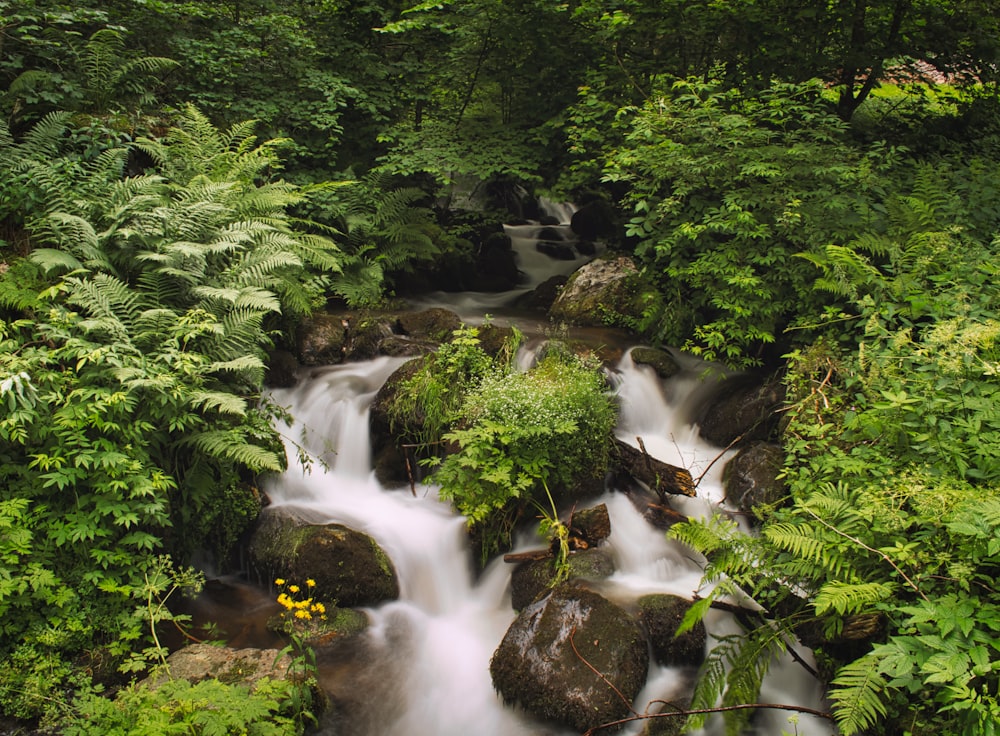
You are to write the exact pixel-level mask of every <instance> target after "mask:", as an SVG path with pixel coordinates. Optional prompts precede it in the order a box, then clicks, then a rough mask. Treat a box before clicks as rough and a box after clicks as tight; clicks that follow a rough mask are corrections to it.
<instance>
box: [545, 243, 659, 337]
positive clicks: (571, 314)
mask: <svg viewBox="0 0 1000 736" xmlns="http://www.w3.org/2000/svg"><path fill="white" fill-rule="evenodd" d="M644 291H645V290H644V289H643V288H642V287H641V277H640V275H639V269H638V268H636V265H635V263H634V262H633V261H632V259H630V258H628V257H626V256H619V257H618V258H598V259H595V260H593V261H591V262H590V263H587V264H585V265H584V266H581V267H580V268H579V269H578V270H577V271H576V272H574V273H573V274H572V275H571V276H570V277H569V280H568V281H567V282H566V285H565V286H564V287H563V289H562V291H560V292H559V296H557V297H556V300H555V302H553V304H552V307H551V308H550V309H549V318H550V319H552V320H553V321H556V322H566V323H568V324H573V325H581V326H589V327H600V326H604V325H608V324H618V323H622V322H629V321H634V320H637V319H639V318H640V317H641V316H642V312H643V308H644V306H645V303H644V301H643V299H642V294H643V292H644Z"/></svg>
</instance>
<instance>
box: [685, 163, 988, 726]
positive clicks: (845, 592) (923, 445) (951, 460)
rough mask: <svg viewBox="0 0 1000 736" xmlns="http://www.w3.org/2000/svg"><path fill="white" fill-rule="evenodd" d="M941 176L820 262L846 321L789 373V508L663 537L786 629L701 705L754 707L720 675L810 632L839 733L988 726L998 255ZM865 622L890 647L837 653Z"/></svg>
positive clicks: (743, 653) (739, 654)
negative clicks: (723, 695)
mask: <svg viewBox="0 0 1000 736" xmlns="http://www.w3.org/2000/svg"><path fill="white" fill-rule="evenodd" d="M943 174H945V171H943V170H942V169H940V168H939V169H930V168H925V169H921V170H920V171H919V172H918V173H917V176H916V178H915V183H914V188H913V191H912V192H911V193H910V194H909V195H907V196H899V197H896V198H894V199H892V200H891V201H890V203H889V207H888V210H889V220H890V223H891V224H890V226H889V227H888V228H887V229H886V231H885V232H884V233H882V234H879V235H878V236H876V235H874V234H867V235H865V236H863V237H861V238H858V239H856V240H854V241H853V242H850V243H848V244H846V245H844V246H830V247H829V248H828V249H827V252H826V253H825V254H824V255H823V256H822V257H817V258H815V259H813V260H815V261H816V262H817V263H818V264H819V265H820V266H821V269H822V271H821V272H820V273H821V276H820V278H819V279H818V281H817V286H818V287H819V288H822V289H823V290H825V291H832V292H835V293H836V294H838V295H839V296H840V297H841V298H842V299H843V302H842V306H843V308H844V310H845V311H844V313H843V316H842V318H841V319H842V320H844V322H841V323H839V325H840V326H839V328H838V329H837V331H836V332H833V333H831V334H830V335H828V336H826V337H825V338H823V339H821V340H819V341H817V342H816V343H814V344H813V345H811V346H810V347H809V348H807V349H803V350H799V351H796V352H795V353H794V354H793V355H791V356H789V359H790V362H789V372H788V385H789V389H790V393H791V403H790V406H789V412H788V419H787V426H786V427H785V430H784V436H785V447H786V451H787V453H788V458H787V465H786V470H785V475H786V478H787V480H788V483H789V489H790V493H791V497H792V500H793V502H794V503H792V504H791V505H790V506H788V507H786V508H781V509H777V510H775V511H774V513H773V516H772V517H771V518H770V520H769V521H768V523H766V524H765V525H764V527H763V528H762V529H761V533H760V535H759V536H756V537H749V536H745V535H744V534H743V533H742V532H740V531H739V530H738V529H737V528H736V526H735V525H733V524H732V523H724V522H720V521H718V520H711V521H709V522H692V523H689V524H687V525H684V526H682V527H678V528H676V529H675V530H674V536H676V537H677V538H679V539H682V540H684V541H686V542H688V543H689V544H692V545H693V546H695V547H696V548H698V549H699V550H701V551H702V552H704V553H705V554H706V555H707V556H708V559H709V566H708V569H707V579H708V580H710V581H713V582H718V583H719V584H718V587H715V588H714V591H713V595H720V594H723V593H726V592H727V591H732V590H733V588H732V586H733V585H737V586H739V587H741V588H742V589H743V590H745V591H747V592H749V593H751V595H754V596H755V597H756V598H757V599H758V600H759V601H760V602H762V603H764V604H765V605H767V606H768V608H769V609H770V610H771V611H772V612H773V613H775V614H780V616H779V618H778V619H777V621H776V622H775V623H774V626H773V627H771V626H764V627H762V628H761V629H760V630H758V631H755V632H752V633H751V634H750V636H749V637H748V639H747V641H746V642H743V641H740V642H738V643H736V644H734V645H733V646H732V647H726V648H722V649H720V650H717V652H716V653H715V659H714V662H713V664H712V665H710V666H709V672H711V673H712V676H711V677H708V678H706V679H705V680H704V681H703V687H702V689H701V690H700V692H699V698H698V699H696V704H697V703H699V702H700V703H702V704H705V703H712V702H714V700H715V697H716V695H717V694H718V693H719V692H721V691H722V690H723V689H724V688H726V687H729V688H730V691H729V694H728V695H727V698H728V699H729V700H730V701H731V700H732V698H734V697H735V698H736V700H740V699H752V698H753V697H754V695H755V687H756V686H757V682H758V678H756V677H749V678H748V677H746V676H745V673H746V672H747V670H746V669H745V668H744V669H742V670H740V669H739V668H736V669H734V670H733V673H734V674H733V675H731V676H727V675H726V674H725V672H724V671H723V668H722V665H723V663H724V662H726V661H729V662H731V663H742V664H744V665H745V664H746V663H745V661H744V658H746V657H747V655H748V653H749V654H751V655H752V656H751V659H756V658H757V655H759V654H761V652H763V655H764V656H763V662H764V668H765V669H766V662H767V660H768V659H769V658H770V656H771V653H772V651H773V650H775V649H779V650H780V649H782V648H783V647H785V646H787V643H788V641H790V637H791V636H794V635H795V634H796V633H799V632H801V631H802V630H803V627H807V626H808V627H812V630H813V631H816V630H817V629H818V630H820V631H821V632H822V633H821V635H820V641H821V644H820V650H819V651H820V653H821V654H822V655H823V656H825V657H826V659H825V660H824V666H825V668H826V669H827V671H828V672H829V673H830V674H831V676H832V686H833V688H832V691H831V698H832V700H833V702H834V705H835V714H836V716H837V720H838V722H839V724H840V727H841V730H842V732H843V733H845V734H852V733H860V732H867V733H873V732H878V733H887V734H888V733H900V732H907V733H914V734H918V733H932V732H935V731H939V730H940V729H941V728H942V727H944V728H945V730H947V731H949V732H953V733H982V734H988V733H995V732H996V729H997V726H998V724H1000V702H998V700H997V688H998V685H1000V680H998V676H997V662H998V661H1000V649H998V647H997V642H998V641H1000V638H998V631H1000V597H998V594H997V591H996V587H995V575H996V571H997V565H998V563H1000V557H998V555H1000V545H998V543H997V540H998V539H1000V536H998V534H1000V526H998V524H1000V516H998V512H1000V495H998V488H1000V462H998V461H1000V411H998V407H1000V404H998V399H1000V384H998V381H997V375H998V368H1000V363H998V360H1000V321H998V320H997V313H998V311H997V310H998V307H1000V290H998V289H997V283H998V281H997V278H996V276H997V274H996V259H995V256H994V255H993V250H992V249H993V248H994V247H995V241H994V242H992V243H991V242H989V241H983V240H980V239H977V238H976V237H975V236H974V235H972V234H970V233H969V232H968V231H965V230H963V229H962V228H961V227H959V225H958V223H959V222H962V221H965V219H966V216H967V214H966V212H965V205H964V204H963V203H962V202H961V201H960V200H958V199H957V198H956V197H954V195H953V194H952V193H951V191H950V190H951V182H950V181H949V179H948V178H947V177H946V176H943ZM848 320H849V322H848ZM847 324H850V325H856V330H855V329H847V327H846V325H847ZM835 336H839V337H840V338H841V340H842V341H843V342H842V343H841V345H838V344H837V343H836V341H835V340H834V339H832V338H834V337H835ZM855 336H856V339H857V340H858V344H857V348H856V349H853V348H852V347H851V342H853V340H854V339H855ZM762 573H763V574H762ZM706 600H707V599H706ZM862 615H864V616H868V615H874V616H875V617H876V618H877V620H878V621H880V627H881V630H882V631H883V632H884V633H883V634H881V635H878V639H877V640H876V642H877V643H875V644H874V645H873V646H871V648H870V649H867V651H866V649H865V648H861V649H857V648H853V649H852V648H851V647H845V646H844V644H845V640H844V639H843V638H842V635H843V634H844V632H845V630H846V629H850V627H851V626H852V624H856V623H857V622H858V621H859V620H860V619H859V618H858V616H862ZM765 641H766V642H767V646H769V647H770V648H771V650H772V651H768V650H767V648H766V647H764V646H763V643H764V642H765ZM758 647H760V648H761V649H760V651H758V650H757V649H756V648H758ZM859 655H860V656H859ZM757 661H758V663H759V662H760V661H761V660H757ZM737 672H741V673H744V674H740V675H738V676H737V675H736V673H737ZM727 680H728V682H727ZM727 702H729V701H727Z"/></svg>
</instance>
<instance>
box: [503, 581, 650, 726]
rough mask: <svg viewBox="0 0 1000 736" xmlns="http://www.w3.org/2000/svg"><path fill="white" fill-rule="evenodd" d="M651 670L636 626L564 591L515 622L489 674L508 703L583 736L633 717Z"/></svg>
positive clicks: (583, 594)
mask: <svg viewBox="0 0 1000 736" xmlns="http://www.w3.org/2000/svg"><path fill="white" fill-rule="evenodd" d="M648 665H649V652H648V648H647V643H646V640H645V637H644V636H643V632H642V629H641V627H640V626H639V624H638V623H637V622H636V621H635V620H634V619H632V618H631V617H630V616H629V615H628V614H627V613H626V612H625V611H624V610H623V609H622V608H620V607H619V606H617V605H615V604H614V603H611V602H610V601H608V600H607V599H605V598H603V597H602V596H600V595H598V594H597V593H594V592H593V591H590V590H587V589H585V588H581V587H577V586H575V585H573V584H563V585H560V586H558V587H556V588H555V589H553V591H552V593H550V594H549V595H548V596H547V597H545V598H542V599H540V600H538V601H536V602H535V603H533V604H531V605H530V606H528V607H527V608H525V609H524V611H522V612H521V614H520V615H519V616H518V617H517V619H515V621H514V623H512V624H511V626H510V628H509V629H508V630H507V634H506V635H505V636H504V638H503V641H502V642H501V643H500V646H499V647H498V648H497V650H496V652H495V653H494V654H493V659H492V661H491V662H490V673H491V675H492V676H493V685H494V687H496V689H497V690H498V691H499V692H500V694H501V696H502V697H503V699H504V701H506V702H508V703H519V704H520V705H521V706H522V707H523V708H524V709H525V710H526V711H528V712H529V713H532V714H533V715H535V716H537V717H539V718H542V719H544V720H548V721H554V722H557V723H560V724H562V725H565V726H568V727H570V728H575V729H577V730H578V731H580V732H581V733H582V732H584V731H587V730H588V729H591V728H595V727H597V726H599V725H601V724H604V723H608V722H609V721H614V720H617V719H619V718H622V717H623V716H626V715H628V713H629V706H630V704H631V702H632V701H633V700H634V699H635V696H636V695H637V694H638V693H639V690H640V688H641V687H642V685H643V684H644V683H645V680H646V670H647V668H648ZM595 670H596V672H595ZM597 672H599V673H601V674H600V676H599V675H598V674H596V673H597ZM623 697H624V698H625V699H626V700H627V701H628V702H624V701H623V700H622V698H623Z"/></svg>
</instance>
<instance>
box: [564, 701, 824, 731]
mask: <svg viewBox="0 0 1000 736" xmlns="http://www.w3.org/2000/svg"><path fill="white" fill-rule="evenodd" d="M651 702H653V703H656V702H663V701H655V700H654V701H651ZM666 705H669V706H670V707H672V708H676V707H677V706H675V705H673V704H672V703H666ZM759 709H770V710H790V711H795V712H796V713H807V714H809V715H811V716H817V717H819V718H825V719H826V720H828V721H832V720H833V714H832V713H827V712H825V711H821V710H816V709H814V708H806V707H805V706H802V705H786V704H784V703H744V704H741V705H720V706H718V707H716V708H696V709H694V710H681V709H677V710H672V711H666V712H661V713H641V714H640V713H636V714H635V715H633V716H628V717H626V718H622V719H619V720H617V721H610V722H608V723H602V724H601V725H600V726H594V727H593V728H591V729H588V730H587V731H585V732H584V734H583V736H593V734H595V733H597V732H598V731H603V730H604V729H606V728H617V727H618V726H622V725H624V724H626V723H632V722H634V721H644V720H647V719H652V718H679V717H681V716H693V715H702V714H707V713H726V712H730V711H736V710H759ZM632 712H633V713H635V711H632Z"/></svg>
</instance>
